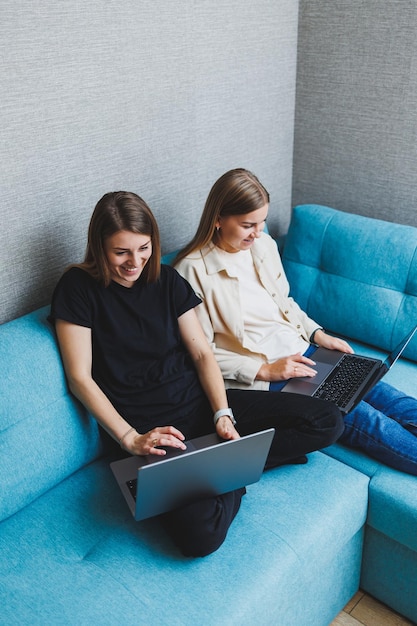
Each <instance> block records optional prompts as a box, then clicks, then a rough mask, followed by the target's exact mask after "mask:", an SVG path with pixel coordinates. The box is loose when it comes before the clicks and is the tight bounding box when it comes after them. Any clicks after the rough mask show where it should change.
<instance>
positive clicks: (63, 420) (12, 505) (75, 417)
mask: <svg viewBox="0 0 417 626" xmlns="http://www.w3.org/2000/svg"><path fill="white" fill-rule="evenodd" d="M48 313H49V307H45V308H43V309H39V310H38V311H35V312H33V313H30V314H28V315H25V316H24V317H21V318H19V319H16V320H13V321H12V322H8V323H6V324H3V325H2V326H0V494H1V497H0V519H5V518H6V517H8V516H9V515H12V514H13V513H14V512H16V511H18V510H19V509H21V508H23V507H24V506H25V505H26V504H28V503H29V502H31V501H32V500H34V499H35V498H36V497H38V496H39V495H41V494H42V493H44V492H45V491H47V490H48V489H50V488H51V487H53V486H54V485H55V484H57V483H59V482H60V481H62V480H63V479H64V478H66V477H67V476H69V475H70V474H72V473H73V472H75V471H76V470H77V469H78V468H80V467H82V466H83V465H85V464H87V463H89V462H90V461H92V460H93V459H95V458H97V456H99V455H100V453H101V443H100V437H99V434H98V426H97V423H96V422H95V421H94V420H93V418H92V417H91V416H89V415H88V414H87V412H86V411H85V410H84V409H83V407H82V406H81V405H80V404H79V403H78V402H77V401H76V400H75V398H74V397H73V396H72V395H71V394H70V393H69V390H68V387H67V384H66V379H65V375H64V371H63V367H62V363H61V358H60V354H59V350H58V347H57V343H56V340H55V335H54V331H53V329H52V327H51V326H50V325H49V323H48V321H47V319H46V318H47V315H48Z"/></svg>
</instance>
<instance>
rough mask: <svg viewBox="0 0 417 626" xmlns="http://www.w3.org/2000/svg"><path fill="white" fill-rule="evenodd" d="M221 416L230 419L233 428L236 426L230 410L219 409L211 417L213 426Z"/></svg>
mask: <svg viewBox="0 0 417 626" xmlns="http://www.w3.org/2000/svg"><path fill="white" fill-rule="evenodd" d="M223 415H227V417H229V418H230V421H231V422H232V424H233V426H234V425H235V424H236V420H235V416H234V415H233V411H232V409H219V410H218V411H216V412H215V414H214V415H213V421H214V425H215V426H216V424H217V422H218V421H219V419H220V418H221V417H223Z"/></svg>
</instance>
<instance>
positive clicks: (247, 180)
mask: <svg viewBox="0 0 417 626" xmlns="http://www.w3.org/2000/svg"><path fill="white" fill-rule="evenodd" d="M267 203H269V193H268V192H267V190H266V189H265V187H264V186H263V185H262V183H260V181H259V180H258V178H257V177H256V176H255V174H252V172H249V170H245V169H243V168H237V169H233V170H229V171H228V172H226V173H225V174H223V176H221V177H220V178H219V179H218V180H217V181H216V182H215V183H214V185H213V187H212V188H211V190H210V193H209V195H208V197H207V200H206V203H205V206H204V210H203V213H202V215H201V219H200V224H199V226H198V228H197V232H196V234H195V235H194V237H193V238H192V239H191V241H190V242H189V243H188V244H187V245H186V246H185V247H184V248H182V250H180V252H179V253H178V254H177V256H176V258H175V261H174V265H175V264H176V263H178V262H179V261H181V259H184V258H185V257H186V256H187V255H188V254H191V253H192V252H194V251H195V250H200V249H201V248H203V247H204V246H206V245H207V244H208V243H210V242H211V241H212V239H213V236H214V233H215V231H216V222H217V221H218V219H219V217H227V216H229V215H245V214H246V213H251V212H252V211H256V210H257V209H260V208H262V207H263V206H264V205H265V204H267Z"/></svg>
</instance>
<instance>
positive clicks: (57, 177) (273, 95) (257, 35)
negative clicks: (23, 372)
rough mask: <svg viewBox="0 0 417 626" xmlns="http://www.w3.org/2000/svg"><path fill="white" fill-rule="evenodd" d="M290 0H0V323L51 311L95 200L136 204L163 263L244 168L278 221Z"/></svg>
mask: <svg viewBox="0 0 417 626" xmlns="http://www.w3.org/2000/svg"><path fill="white" fill-rule="evenodd" d="M297 18H298V0H280V2H276V0H257V1H256V2H252V1H251V0H228V1H227V2H213V1H212V0H197V1H196V2H190V1H189V0H178V1H177V2H175V3H172V2H169V1H168V0H138V1H135V0H125V1H123V2H116V1H115V0H107V1H106V2H104V1H103V0H91V1H90V2H81V1H79V0H67V1H66V2H56V1H52V0H38V2H36V3H34V2H31V1H29V0H19V2H16V1H15V0H3V2H2V9H1V21H0V31H1V32H0V35H1V36H0V48H1V55H0V64H1V78H0V87H1V94H2V95H1V103H0V111H1V144H0V151H1V152H0V168H1V176H0V185H1V199H2V202H1V205H0V215H1V224H2V228H1V229H0V322H4V321H6V320H8V319H11V318H13V317H16V316H18V315H21V314H23V313H25V312H27V311H30V310H33V309H35V308H37V307H38V306H41V305H43V304H46V303H48V302H49V301H50V296H51V291H52V288H53V285H54V284H55V282H56V280H57V278H58V276H59V275H60V274H61V272H62V270H63V268H64V267H65V266H66V265H67V264H68V263H70V262H74V261H79V260H81V258H82V256H83V253H84V249H85V237H86V229H87V224H88V220H89V217H90V215H91V212H92V210H93V208H94V205H95V203H96V201H97V200H98V199H99V198H100V197H101V196H102V195H103V194H104V193H105V192H107V191H111V190H115V189H126V190H131V191H135V192H136V193H139V194H140V195H142V196H143V197H144V198H145V200H146V201H147V202H148V203H149V205H150V206H151V208H152V209H153V210H154V213H155V215H156V217H157V219H158V221H159V224H160V227H161V232H162V241H163V249H164V252H168V251H170V250H172V249H174V248H177V247H178V246H180V245H182V244H184V243H186V241H188V239H189V238H190V237H191V235H192V234H193V232H194V230H195V228H196V226H197V223H198V219H199V215H200V213H201V210H202V207H203V203H204V200H205V197H206V195H207V194H208V191H209V189H210V187H211V185H212V183H213V182H214V181H215V180H216V178H218V176H220V175H221V174H222V173H223V172H224V171H226V170H227V169H230V168H232V167H248V168H249V169H252V170H253V171H254V172H255V173H256V174H257V175H258V176H259V177H260V178H261V180H262V181H263V182H264V184H265V185H266V186H267V187H268V189H269V191H270V193H271V211H270V219H269V227H270V229H271V231H272V232H273V233H274V234H280V233H282V232H284V231H285V230H286V228H287V226H288V222H289V216H290V206H291V174H292V149H293V127H294V126H293V121H294V99H295V68H296V39H297Z"/></svg>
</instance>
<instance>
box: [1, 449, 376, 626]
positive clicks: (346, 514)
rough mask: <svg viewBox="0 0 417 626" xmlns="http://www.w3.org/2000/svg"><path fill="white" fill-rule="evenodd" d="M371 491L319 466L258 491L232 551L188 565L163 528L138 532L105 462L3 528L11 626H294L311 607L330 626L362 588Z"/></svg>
mask: <svg viewBox="0 0 417 626" xmlns="http://www.w3.org/2000/svg"><path fill="white" fill-rule="evenodd" d="M367 491H368V479H367V477H365V476H364V475H362V474H360V473H359V472H356V471H355V470H353V469H352V468H349V467H347V466H345V465H343V464H341V463H338V462H337V461H335V460H334V459H331V458H330V457H328V456H326V455H324V454H321V453H320V452H316V453H313V454H310V455H309V463H308V464H307V465H305V466H285V467H281V468H276V469H274V470H270V471H268V472H266V473H265V474H264V475H263V476H262V478H261V480H260V481H259V483H257V484H255V485H250V486H249V487H248V493H247V495H246V496H245V497H244V498H243V501H242V506H241V510H240V512H239V514H238V516H237V518H236V520H235V521H234V523H233V524H232V526H231V528H230V531H229V534H228V537H227V539H226V541H225V543H224V544H223V546H221V548H220V549H219V550H218V551H217V552H215V553H213V554H212V555H210V556H208V557H206V558H204V559H188V558H185V557H182V556H181V555H180V554H179V553H178V552H177V550H176V549H175V547H174V546H173V545H172V544H171V542H170V541H169V540H168V538H167V537H166V535H165V533H164V532H163V531H162V530H161V529H160V527H159V524H158V521H157V519H155V518H153V519H149V520H145V521H143V522H139V523H138V522H134V520H133V518H132V516H131V514H130V511H129V510H128V508H127V506H126V504H125V501H124V499H123V497H122V495H121V493H120V491H119V489H118V487H117V485H116V482H115V480H114V478H113V476H112V474H111V471H110V469H109V467H108V463H107V462H106V461H105V460H100V461H96V462H94V463H92V464H90V465H88V466H87V467H85V468H84V469H82V470H80V471H78V472H76V473H75V474H73V475H72V476H70V477H69V478H67V479H66V480H64V481H63V482H62V483H61V484H59V485H57V486H56V487H55V488H54V489H52V490H50V491H49V492H47V493H45V494H44V495H43V496H42V497H40V498H39V499H37V500H36V501H34V502H32V504H30V505H28V506H27V507H26V508H25V509H23V510H22V511H20V512H18V513H16V514H15V515H14V516H12V517H10V518H9V519H7V520H5V521H4V522H3V523H2V524H1V525H0V549H1V552H2V560H1V563H0V603H1V605H2V619H3V620H4V621H5V623H8V624H12V623H16V624H17V623H19V624H22V623H26V622H27V623H29V622H30V623H32V624H35V623H36V621H34V616H36V615H40V616H41V620H42V621H41V622H39V624H40V623H42V624H44V623H51V624H58V623H62V624H69V623H71V624H79V625H83V624H86V625H87V624H91V623H92V622H94V621H96V622H98V623H100V624H103V625H105V624H109V625H110V624H115V623H121V622H123V624H126V625H130V624H132V625H133V624H135V625H136V624H138V623H161V624H165V623H170V624H174V625H175V624H178V625H181V626H186V625H188V624H189V625H192V624H196V623H207V619H209V623H211V624H222V625H225V626H226V625H229V624H230V625H232V624H233V625H236V626H237V625H239V626H245V625H246V626H252V624H253V623H256V622H258V621H259V617H260V616H262V620H263V623H271V624H273V623H277V622H276V616H277V615H279V616H280V626H287V625H288V626H293V624H294V623H303V620H305V618H306V614H305V611H306V607H311V614H310V615H309V616H308V621H309V624H312V625H313V624H322V623H328V622H330V621H331V619H333V617H334V615H335V614H336V613H337V612H338V611H340V610H341V608H342V607H343V606H344V604H345V603H346V602H347V601H348V600H349V598H350V596H351V595H353V593H354V592H355V591H356V589H357V587H358V584H359V570H360V559H361V548H362V533H363V530H362V528H363V524H364V521H365V517H366V510H367ZM330 538H331V540H330ZM309 610H310V609H309ZM297 612H298V613H297Z"/></svg>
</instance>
